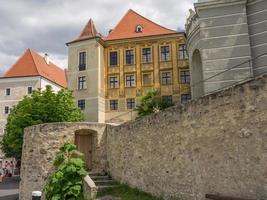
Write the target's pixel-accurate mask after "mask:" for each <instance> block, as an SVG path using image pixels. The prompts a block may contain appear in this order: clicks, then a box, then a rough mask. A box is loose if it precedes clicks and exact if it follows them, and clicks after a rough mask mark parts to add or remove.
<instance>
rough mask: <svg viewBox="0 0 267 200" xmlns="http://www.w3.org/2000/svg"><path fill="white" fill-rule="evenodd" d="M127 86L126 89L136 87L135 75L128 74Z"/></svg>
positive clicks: (126, 77) (126, 78)
mask: <svg viewBox="0 0 267 200" xmlns="http://www.w3.org/2000/svg"><path fill="white" fill-rule="evenodd" d="M125 86H126V87H135V75H134V74H126V76H125Z"/></svg>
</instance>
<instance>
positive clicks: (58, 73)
mask: <svg viewBox="0 0 267 200" xmlns="http://www.w3.org/2000/svg"><path fill="white" fill-rule="evenodd" d="M24 76H42V77H44V78H46V79H48V80H50V81H52V82H55V83H56V84H58V85H60V86H62V87H67V81H66V74H65V71H64V70H63V69H61V68H59V67H58V66H56V65H55V64H54V63H52V62H51V61H50V63H49V64H47V63H46V61H45V59H44V57H42V56H40V55H39V54H38V53H36V52H34V51H33V50H31V49H27V50H26V52H25V53H24V54H23V55H22V56H21V57H20V58H19V59H18V60H17V62H16V63H15V64H14V65H13V66H12V67H11V68H10V69H9V70H8V71H7V72H6V73H5V74H4V76H3V77H5V78H12V77H24Z"/></svg>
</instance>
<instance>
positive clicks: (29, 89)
mask: <svg viewBox="0 0 267 200" xmlns="http://www.w3.org/2000/svg"><path fill="white" fill-rule="evenodd" d="M27 92H28V94H32V87H31V86H29V87H28V91H27Z"/></svg>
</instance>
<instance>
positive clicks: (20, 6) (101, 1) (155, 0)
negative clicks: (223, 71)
mask: <svg viewBox="0 0 267 200" xmlns="http://www.w3.org/2000/svg"><path fill="white" fill-rule="evenodd" d="M194 1H195V0H8V1H7V0H0V75H2V74H3V73H4V71H6V70H7V69H8V68H9V67H11V66H12V65H13V64H14V63H15V62H16V60H17V59H18V58H19V57H20V56H21V55H22V54H23V53H24V51H26V49H27V48H31V49H33V50H35V51H37V52H38V53H40V54H41V55H43V54H44V53H48V54H49V56H50V58H51V60H52V61H53V62H54V63H56V64H58V65H59V66H61V67H62V68H66V67H67V47H66V45H65V43H66V42H68V41H71V40H73V39H75V38H77V37H78V35H79V33H80V32H81V31H82V29H83V27H84V26H85V24H86V23H87V22H88V20H89V19H90V18H92V19H93V20H94V23H95V26H96V28H97V30H98V31H99V32H100V33H101V34H102V35H107V33H108V30H110V29H112V28H114V26H116V24H117V23H118V22H119V20H120V19H121V18H122V17H123V15H124V14H125V13H126V12H127V11H128V10H129V9H130V8H131V9H133V10H135V11H136V12H138V13H139V14H141V15H143V16H144V17H147V18H149V19H151V20H152V21H154V22H156V23H159V24H160V25H163V26H165V27H167V28H170V29H173V30H179V31H180V30H184V24H185V20H186V17H187V16H188V13H189V12H188V10H189V9H190V8H193V2H194Z"/></svg>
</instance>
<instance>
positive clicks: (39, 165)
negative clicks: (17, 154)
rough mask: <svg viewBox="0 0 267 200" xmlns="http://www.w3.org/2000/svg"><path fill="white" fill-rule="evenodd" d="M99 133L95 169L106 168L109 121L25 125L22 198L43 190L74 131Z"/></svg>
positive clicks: (95, 145) (94, 159) (95, 149)
mask: <svg viewBox="0 0 267 200" xmlns="http://www.w3.org/2000/svg"><path fill="white" fill-rule="evenodd" d="M77 130H91V131H95V132H96V133H97V137H96V141H95V144H93V152H92V155H93V156H92V157H93V160H92V165H93V169H94V170H95V171H102V170H105V169H106V160H107V159H106V151H105V147H106V144H105V138H106V125H105V124H98V123H54V124H42V125H37V126H32V127H29V128H26V129H25V134H24V145H23V154H22V167H21V182H20V200H29V199H31V192H32V191H34V190H39V191H42V190H43V188H44V183H45V178H46V177H47V176H48V174H49V173H50V172H51V171H52V170H53V161H54V159H55V155H56V152H57V151H58V150H59V147H61V146H62V145H63V144H64V143H66V142H74V137H75V131H77Z"/></svg>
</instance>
